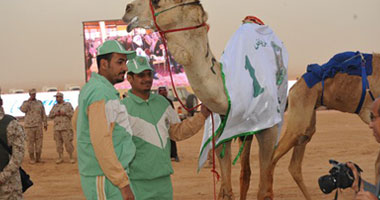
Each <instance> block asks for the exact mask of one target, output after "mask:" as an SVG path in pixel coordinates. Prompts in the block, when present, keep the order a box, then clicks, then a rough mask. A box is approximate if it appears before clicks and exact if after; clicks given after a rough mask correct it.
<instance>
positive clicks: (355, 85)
mask: <svg viewBox="0 0 380 200" xmlns="http://www.w3.org/2000/svg"><path fill="white" fill-rule="evenodd" d="M372 66H373V73H372V75H371V76H368V82H369V86H370V90H371V91H372V93H373V95H374V96H375V98H376V97H378V96H379V95H380V54H373V59H372ZM361 83H362V80H361V77H360V76H350V75H348V74H343V73H338V74H336V75H335V76H334V77H333V78H329V79H326V80H325V89H324V95H323V96H324V97H323V104H324V105H325V106H326V107H327V108H328V109H334V110H339V111H342V112H348V113H354V112H355V109H356V108H357V106H358V103H359V100H360V98H361V94H362V84H361ZM321 94H322V84H321V83H318V84H317V85H314V86H313V87H312V88H308V87H307V85H306V82H305V80H304V79H303V78H302V79H300V80H298V81H297V82H296V83H295V85H294V86H293V87H292V88H291V89H290V92H289V96H288V106H289V107H288V114H287V117H288V120H287V122H286V123H287V127H286V130H285V133H284V134H283V136H282V138H281V140H280V142H279V144H278V146H277V148H276V150H275V152H274V155H273V159H272V164H271V165H270V167H271V169H270V170H271V173H270V174H271V175H270V176H268V178H269V179H268V182H267V183H266V184H269V185H272V184H273V173H274V168H275V165H276V163H277V162H278V160H279V159H280V158H281V157H282V156H284V155H285V154H286V153H287V152H288V151H289V150H290V149H291V148H293V147H294V149H293V154H292V158H291V161H290V164H289V172H290V174H291V175H292V177H293V179H294V180H295V181H296V183H297V184H298V187H299V188H300V189H301V191H302V193H303V194H304V196H305V198H306V199H311V196H310V194H309V193H308V191H307V188H306V185H305V184H304V182H303V178H302V159H303V156H304V153H305V148H306V144H307V143H308V142H309V141H310V140H311V137H312V136H313V134H314V133H315V130H316V127H315V124H316V109H317V108H318V107H320V106H321ZM372 101H373V100H372V99H371V97H370V95H369V93H368V92H367V93H366V96H365V101H364V103H363V106H362V108H361V110H360V112H359V114H358V115H359V117H360V118H361V120H363V122H364V123H367V124H368V123H369V122H370V108H371V107H370V106H371V104H372ZM358 134H360V133H358ZM379 164H380V154H379V156H378V158H377V161H376V164H375V169H376V172H375V173H376V183H377V182H378V181H379V174H380V173H379V172H380V165H379ZM267 192H272V188H268V191H267Z"/></svg>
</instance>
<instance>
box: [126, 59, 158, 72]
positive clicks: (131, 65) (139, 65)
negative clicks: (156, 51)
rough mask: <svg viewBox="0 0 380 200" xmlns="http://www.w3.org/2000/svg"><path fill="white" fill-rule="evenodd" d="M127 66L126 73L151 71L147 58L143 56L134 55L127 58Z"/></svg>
mask: <svg viewBox="0 0 380 200" xmlns="http://www.w3.org/2000/svg"><path fill="white" fill-rule="evenodd" d="M127 67H128V73H129V72H133V73H134V74H139V73H141V72H143V71H145V70H151V71H153V69H152V67H151V66H150V64H149V61H148V59H147V58H146V57H143V56H136V57H135V58H134V59H132V60H128V63H127Z"/></svg>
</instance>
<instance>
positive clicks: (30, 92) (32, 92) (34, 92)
mask: <svg viewBox="0 0 380 200" xmlns="http://www.w3.org/2000/svg"><path fill="white" fill-rule="evenodd" d="M36 93H37V90H36V89H34V88H32V89H30V90H29V94H36Z"/></svg>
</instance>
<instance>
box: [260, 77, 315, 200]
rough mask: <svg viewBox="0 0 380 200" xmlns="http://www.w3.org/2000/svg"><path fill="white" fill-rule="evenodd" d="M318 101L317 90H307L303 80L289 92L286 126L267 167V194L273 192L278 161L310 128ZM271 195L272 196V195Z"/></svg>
mask: <svg viewBox="0 0 380 200" xmlns="http://www.w3.org/2000/svg"><path fill="white" fill-rule="evenodd" d="M317 99H318V91H317V89H309V88H308V87H307V85H306V83H305V82H304V81H303V80H300V81H298V82H297V83H296V84H295V85H294V86H293V88H292V89H291V90H290V91H289V97H288V103H289V104H288V106H289V108H288V112H287V122H286V124H287V126H286V130H285V132H284V133H283V136H282V137H281V140H280V142H279V143H278V145H277V147H276V149H275V151H274V153H273V157H272V161H271V164H270V165H269V166H268V171H269V173H268V176H267V180H266V181H267V183H266V184H267V185H269V188H268V189H267V192H271V191H273V189H272V187H273V174H274V169H275V167H276V164H277V162H278V161H279V159H280V158H281V157H282V156H284V155H285V154H286V153H287V152H288V151H289V150H290V149H291V148H292V147H294V146H295V145H297V143H298V139H299V137H300V136H303V135H305V132H306V130H307V128H308V126H310V122H311V120H312V118H313V114H315V111H314V108H315V106H316V103H317ZM272 195H273V194H272Z"/></svg>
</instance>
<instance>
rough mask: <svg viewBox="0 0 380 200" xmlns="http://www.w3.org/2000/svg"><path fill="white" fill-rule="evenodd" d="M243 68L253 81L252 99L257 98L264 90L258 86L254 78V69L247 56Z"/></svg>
mask: <svg viewBox="0 0 380 200" xmlns="http://www.w3.org/2000/svg"><path fill="white" fill-rule="evenodd" d="M244 68H245V69H246V70H248V71H249V75H250V76H251V78H252V80H253V97H257V96H259V95H260V94H261V93H263V92H264V88H262V87H261V86H260V83H259V81H258V80H257V78H256V76H255V69H254V68H253V67H252V65H251V62H250V61H249V58H248V56H245V67H244Z"/></svg>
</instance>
